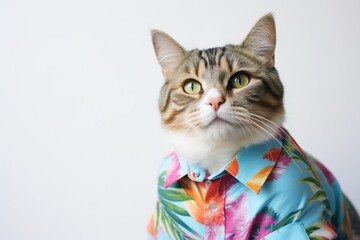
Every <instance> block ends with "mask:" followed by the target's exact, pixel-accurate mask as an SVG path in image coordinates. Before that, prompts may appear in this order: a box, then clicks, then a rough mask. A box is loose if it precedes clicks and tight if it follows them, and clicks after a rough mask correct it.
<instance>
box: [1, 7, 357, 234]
mask: <svg viewBox="0 0 360 240" xmlns="http://www.w3.org/2000/svg"><path fill="white" fill-rule="evenodd" d="M268 12H272V13H274V15H275V18H276V22H277V33H278V35H277V39H278V41H277V51H276V67H277V69H278V71H279V72H280V76H281V79H282V81H283V84H284V86H285V90H286V96H285V102H286V109H287V121H286V124H285V126H286V128H287V129H288V130H289V131H290V132H291V133H292V135H293V136H294V137H295V138H296V139H297V141H298V143H299V144H300V145H301V146H302V147H303V148H304V149H306V150H307V151H308V152H310V153H311V154H312V155H314V156H316V157H317V158H319V159H320V160H321V161H322V162H323V163H325V165H326V166H328V168H329V169H330V170H331V171H332V172H333V173H334V174H335V175H336V176H337V178H338V179H339V181H340V183H341V186H342V188H343V189H344V191H345V192H346V193H347V195H348V196H349V197H350V199H351V200H352V201H353V203H354V204H355V206H356V207H357V209H360V189H359V183H360V174H359V169H360V153H359V151H360V147H359V140H358V139H359V135H360V126H359V122H360V107H359V103H360V94H359V89H360V77H359V68H360V59H359V56H360V27H359V23H360V14H359V12H360V2H359V1H356V0H353V1H349V0H348V1H328V0H318V1H312V0H302V1H297V2H294V1H291V2H289V1H273V0H267V1H239V0H229V1H215V0H197V1H193V0H182V1H177V2H175V1H165V0H156V1H146V0H142V1H121V0H98V1H95V0H64V1H54V0H53V1H49V0H34V1H26V0H2V1H0V239H4V240H12V239H16V240H23V239H26V240H31V239H36V240H45V239H46V240H47V239H58V240H63V239H88V240H90V239H135V240H137V239H144V238H145V228H146V224H147V220H148V218H149V217H150V215H151V212H152V211H153V210H154V209H155V202H156V179H157V174H158V167H159V164H160V161H161V159H162V158H163V157H164V156H165V154H167V153H168V152H169V151H170V150H171V146H169V144H168V143H167V142H166V141H165V139H164V138H163V134H162V132H161V127H160V118H159V114H158V110H157V98H158V93H159V89H160V87H161V85H162V83H163V80H162V75H161V71H160V67H159V66H158V64H157V61H156V58H155V55H154V52H153V49H152V44H151V40H150V30H151V29H153V28H157V29H161V30H163V31H166V32H168V33H169V34H170V35H172V36H173V37H174V38H175V39H177V40H178V41H179V42H180V43H182V45H183V46H185V47H186V48H188V49H190V48H195V47H196V48H208V47H215V46H221V45H224V44H227V43H240V42H241V41H242V40H243V38H244V37H245V35H246V34H247V33H248V31H249V30H250V28H251V27H252V26H253V25H254V24H255V22H256V21H257V20H258V19H259V18H260V17H261V16H263V15H264V14H266V13H268Z"/></svg>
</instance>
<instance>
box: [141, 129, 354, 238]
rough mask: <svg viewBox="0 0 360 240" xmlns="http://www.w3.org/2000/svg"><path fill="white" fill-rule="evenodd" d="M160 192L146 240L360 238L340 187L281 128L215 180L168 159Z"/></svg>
mask: <svg viewBox="0 0 360 240" xmlns="http://www.w3.org/2000/svg"><path fill="white" fill-rule="evenodd" d="M158 193H159V200H158V203H157V208H156V212H155V213H154V214H153V216H152V217H151V219H150V222H149V224H148V239H159V240H163V239H207V240H220V239H227V240H230V239H233V240H241V239H266V240H273V239H274V240H279V239H296V240H302V239H360V238H359V235H360V232H359V231H360V221H359V217H358V215H357V213H356V211H355V209H354V208H353V207H352V205H351V204H350V202H349V201H348V200H347V199H346V197H345V196H344V195H343V194H342V192H341V189H340V186H339V184H338V182H337V181H336V180H335V178H334V177H333V175H332V174H331V173H330V172H329V171H328V170H327V169H326V168H325V167H324V166H323V165H322V164H320V163H319V162H318V161H316V160H315V159H313V158H312V157H311V156H309V155H307V154H305V153H304V152H303V151H302V150H301V149H300V147H299V146H298V145H297V144H296V143H295V141H294V140H293V139H292V138H291V136H290V135H289V134H288V133H287V132H286V131H285V130H284V129H280V133H279V134H278V136H277V138H276V139H275V138H274V139H272V140H270V141H268V142H265V143H262V144H258V145H251V146H249V147H247V148H245V149H241V151H240V152H239V153H238V154H237V155H236V157H235V158H234V159H233V160H232V161H231V162H230V163H229V164H228V165H226V166H224V167H223V168H222V169H221V170H220V171H218V172H217V173H216V174H213V175H209V174H208V173H207V172H206V171H205V170H204V169H202V168H201V167H199V166H196V165H188V164H187V161H186V160H185V159H181V158H180V157H179V156H177V154H176V153H175V152H174V153H172V154H170V155H169V156H168V157H166V158H165V159H164V161H163V163H162V165H161V169H160V177H159V185H158ZM351 224H352V226H351Z"/></svg>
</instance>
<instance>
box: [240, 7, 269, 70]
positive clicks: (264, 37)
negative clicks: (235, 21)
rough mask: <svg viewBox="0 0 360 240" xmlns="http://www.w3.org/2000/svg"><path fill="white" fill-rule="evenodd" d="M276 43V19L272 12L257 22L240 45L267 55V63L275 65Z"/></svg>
mask: <svg viewBox="0 0 360 240" xmlns="http://www.w3.org/2000/svg"><path fill="white" fill-rule="evenodd" d="M275 45H276V28H275V20H274V17H273V16H272V14H267V15H265V16H264V17H262V18H261V19H260V20H259V21H258V22H257V23H256V24H255V26H254V27H253V28H252V29H251V31H250V33H249V34H248V36H247V37H246V38H245V40H244V41H243V43H242V44H241V45H240V47H241V48H245V49H248V50H250V51H252V52H254V53H255V54H257V55H260V56H263V57H265V58H266V60H267V65H268V66H269V67H273V66H274V64H275Z"/></svg>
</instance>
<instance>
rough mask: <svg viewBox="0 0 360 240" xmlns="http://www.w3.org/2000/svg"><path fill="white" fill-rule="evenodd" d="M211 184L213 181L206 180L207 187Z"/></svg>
mask: <svg viewBox="0 0 360 240" xmlns="http://www.w3.org/2000/svg"><path fill="white" fill-rule="evenodd" d="M210 185H211V181H210V180H206V181H205V187H206V188H209V187H210Z"/></svg>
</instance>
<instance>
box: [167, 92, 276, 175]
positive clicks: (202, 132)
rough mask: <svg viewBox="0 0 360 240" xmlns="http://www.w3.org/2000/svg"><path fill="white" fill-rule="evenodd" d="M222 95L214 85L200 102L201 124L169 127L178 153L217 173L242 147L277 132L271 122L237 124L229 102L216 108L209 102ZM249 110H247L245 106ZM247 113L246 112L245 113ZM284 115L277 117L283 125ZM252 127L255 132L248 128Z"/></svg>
mask: <svg viewBox="0 0 360 240" xmlns="http://www.w3.org/2000/svg"><path fill="white" fill-rule="evenodd" d="M219 96H221V95H220V93H219V91H218V90H217V89H215V88H213V89H210V90H209V91H208V93H207V94H206V95H205V96H204V98H203V100H202V101H201V102H200V104H199V109H200V111H199V117H200V119H201V122H202V124H201V126H202V127H199V128H193V129H191V131H189V132H178V131H170V130H168V131H167V135H168V139H169V141H170V142H171V143H172V144H173V146H174V148H175V151H176V152H177V154H178V155H179V156H180V157H182V158H184V159H186V160H187V161H188V163H189V164H199V165H201V166H202V167H204V168H205V169H207V170H208V171H209V173H210V174H214V173H216V172H217V171H219V170H220V168H222V167H223V166H224V165H225V164H227V163H229V162H230V161H231V160H232V159H233V158H234V157H235V156H236V154H237V153H238V151H239V150H241V149H242V148H244V147H246V146H248V145H250V144H254V143H260V142H264V141H266V140H268V139H270V138H271V137H272V136H274V135H275V134H276V132H277V129H278V127H277V126H276V125H274V124H270V123H267V122H265V123H266V124H268V126H267V127H266V126H265V125H262V126H264V129H257V130H254V129H246V128H240V127H238V126H235V125H234V124H230V123H234V122H235V120H234V116H233V115H232V114H231V111H232V110H231V106H230V105H229V103H228V102H225V103H224V104H221V105H220V108H219V110H218V111H217V112H216V111H215V110H214V109H213V108H212V107H211V106H210V105H209V104H207V102H208V100H209V99H210V98H215V97H219ZM244 112H246V110H244ZM245 114H246V113H245ZM282 122H283V117H279V118H278V119H276V120H275V121H274V123H275V124H277V125H281V124H282ZM249 130H250V131H252V132H249Z"/></svg>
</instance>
